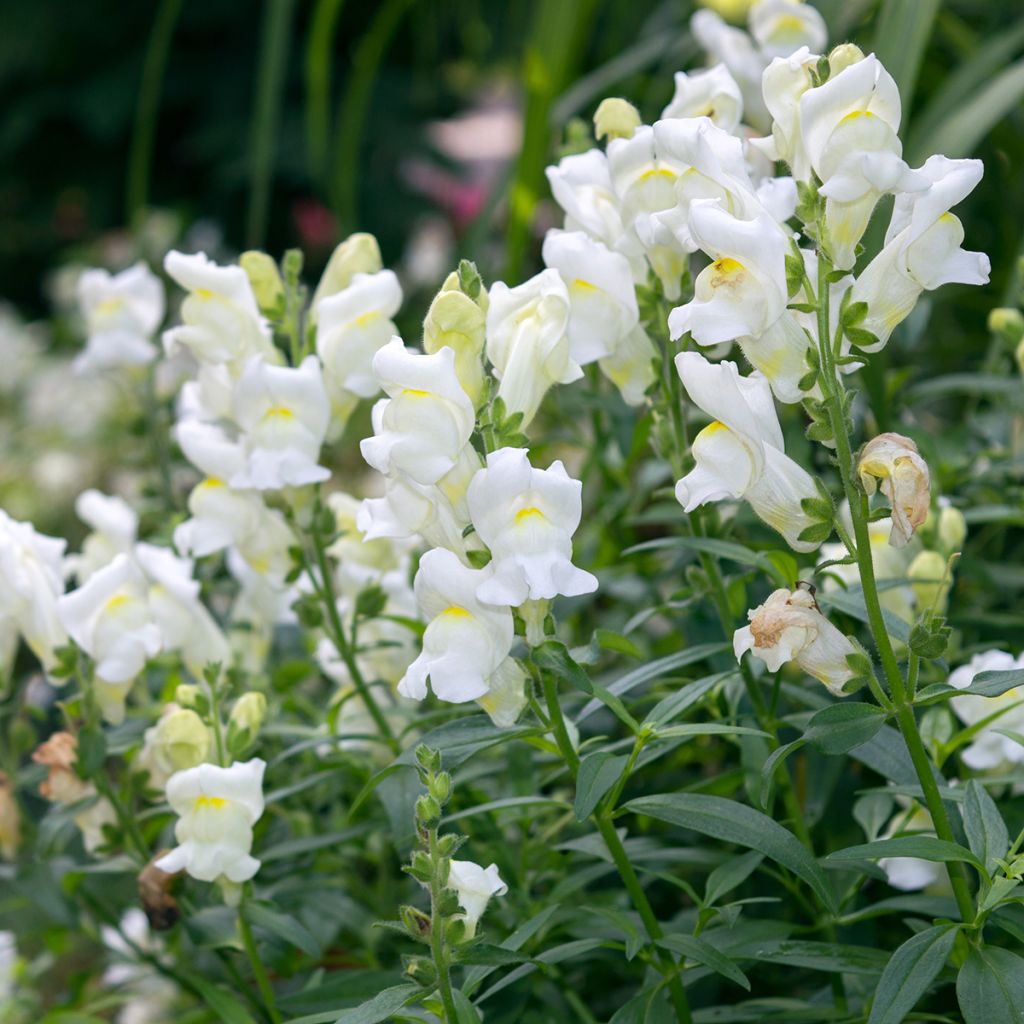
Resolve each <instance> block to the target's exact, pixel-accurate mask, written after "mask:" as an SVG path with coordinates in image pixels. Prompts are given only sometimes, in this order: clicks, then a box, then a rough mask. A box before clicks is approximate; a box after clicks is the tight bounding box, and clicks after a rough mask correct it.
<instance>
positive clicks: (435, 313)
mask: <svg viewBox="0 0 1024 1024" xmlns="http://www.w3.org/2000/svg"><path fill="white" fill-rule="evenodd" d="M453 280H454V283H455V286H454V288H452V287H451V284H452V281H453ZM480 295H481V296H484V295H485V293H484V292H483V290H481V292H480ZM486 322H487V317H486V315H485V313H484V309H483V308H481V306H480V304H479V300H478V301H477V302H474V301H473V300H472V299H471V298H470V297H469V296H468V295H466V294H464V293H463V292H462V291H460V290H459V284H458V275H457V274H454V273H453V274H450V275H449V277H448V280H447V281H445V283H444V287H443V288H442V289H441V291H439V292H438V293H437V295H435V296H434V301H433V302H431V304H430V309H428V310H427V316H426V319H425V320H424V321H423V350H424V351H425V352H427V353H428V354H432V353H434V352H438V351H440V350H441V349H442V348H444V347H445V346H447V347H448V348H450V349H452V351H454V353H455V375H456V376H457V377H458V378H459V383H460V384H461V385H462V389H463V390H464V391H465V392H466V394H467V395H469V398H470V401H472V403H473V405H474V407H476V406H478V405H479V404H480V402H481V400H482V399H483V395H484V382H485V377H484V366H483V351H484V341H485V333H486Z"/></svg>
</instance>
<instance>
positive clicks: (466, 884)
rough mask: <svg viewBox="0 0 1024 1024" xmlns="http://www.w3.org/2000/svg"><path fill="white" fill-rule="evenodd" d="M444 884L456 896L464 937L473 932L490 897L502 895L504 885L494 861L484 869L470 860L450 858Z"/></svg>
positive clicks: (471, 935) (504, 891) (470, 935)
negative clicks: (463, 927)
mask: <svg viewBox="0 0 1024 1024" xmlns="http://www.w3.org/2000/svg"><path fill="white" fill-rule="evenodd" d="M447 887H448V888H449V889H454V890H455V892H456V894H457V895H458V897H459V906H460V907H462V911H463V913H462V914H461V915H460V916H461V919H462V921H463V922H464V923H465V926H466V938H467V939H471V938H473V936H474V935H476V926H477V923H478V922H479V920H480V918H481V917H483V914H484V911H485V910H486V909H487V904H488V903H489V902H490V899H491V897H492V896H504V895H505V893H507V892H508V886H507V885H506V884H505V883H504V882H503V881H502V880H501V875H499V874H498V866H497V864H491V865H490V866H488V867H486V868H482V867H480V865H479V864H474V863H473V861H471V860H453V861H451V870H450V871H449V872H448V882H447Z"/></svg>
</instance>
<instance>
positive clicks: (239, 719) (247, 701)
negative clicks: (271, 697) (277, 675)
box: [230, 690, 267, 736]
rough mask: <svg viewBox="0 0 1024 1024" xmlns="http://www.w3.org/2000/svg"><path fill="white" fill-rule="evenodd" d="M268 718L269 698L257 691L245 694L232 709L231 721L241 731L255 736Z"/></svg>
mask: <svg viewBox="0 0 1024 1024" xmlns="http://www.w3.org/2000/svg"><path fill="white" fill-rule="evenodd" d="M266 717H267V698H266V697H264V696H263V694H262V693H259V692H258V691H256V690H251V691H250V692H249V693H245V694H243V695H242V696H241V697H239V698H238V700H237V701H235V706H234V707H233V708H232V709H231V719H230V720H231V721H232V722H233V723H234V724H235V726H236V727H237V728H239V729H245V730H247V731H248V732H249V733H250V735H252V736H255V735H256V734H257V733H258V732H259V731H260V727H261V726H262V725H263V720H264V719H265V718H266Z"/></svg>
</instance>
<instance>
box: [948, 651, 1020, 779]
mask: <svg viewBox="0 0 1024 1024" xmlns="http://www.w3.org/2000/svg"><path fill="white" fill-rule="evenodd" d="M1019 668H1024V654H1021V655H1019V656H1018V657H1016V658H1015V657H1014V656H1013V655H1012V654H1007V653H1006V651H985V652H983V653H982V654H975V655H974V656H973V657H972V658H971V660H970V661H969V662H968V663H967V664H966V665H961V666H960V667H959V668H957V669H954V670H953V671H952V672H951V673H950V675H949V685H950V686H954V687H956V689H958V690H965V689H966V688H967V687H968V686H970V685H971V683H973V682H974V677H975V676H976V675H978V674H979V673H981V672H1007V671H1010V670H1011V669H1019ZM950 704H951V706H952V708H953V711H954V712H955V713H956V716H957V718H959V719H960V721H961V722H963V723H964V725H965V726H974V725H977V724H978V723H979V722H982V721H984V720H985V719H986V718H989V717H990V716H992V715H997V714H998V717H997V718H994V719H993V720H992V721H991V722H990V723H989V724H988V725H986V726H983V727H982V729H981V731H980V732H979V733H978V734H977V735H976V736H975V738H974V741H973V742H972V743H971V744H970V745H969V746H967V747H965V748H964V751H963V753H962V754H961V755H960V757H961V760H962V761H963V762H964V764H965V765H967V767H968V768H971V769H973V770H974V771H979V772H980V771H989V770H991V769H993V768H999V767H1000V766H1002V765H1007V764H1010V765H1018V764H1021V763H1022V762H1024V746H1021V745H1020V744H1019V743H1018V742H1017V741H1016V740H1013V739H1010V738H1009V737H1008V736H1004V735H1002V731H1003V730H1006V731H1009V732H1021V731H1024V688H1021V687H1014V688H1013V689H1010V690H1007V691H1006V692H1005V693H1002V694H1000V695H999V696H998V697H982V696H981V695H980V694H964V695H962V696H958V697H953V698H951V700H950Z"/></svg>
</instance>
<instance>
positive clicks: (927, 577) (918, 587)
mask: <svg viewBox="0 0 1024 1024" xmlns="http://www.w3.org/2000/svg"><path fill="white" fill-rule="evenodd" d="M945 572H946V560H945V559H944V558H943V557H942V555H940V554H939V553H938V551H922V552H920V553H919V554H918V555H917V557H916V558H915V559H914V560H913V561H912V562H911V563H910V567H909V568H908V569H907V576H908V577H909V578H910V579H911V580H912V583H911V586H912V587H913V590H914V596H915V597H916V598H917V607H918V610H919V611H927V610H928V609H930V608H933V607H934V609H935V610H936V611H937V612H943V611H945V608H946V596H947V594H948V593H949V581H947V582H945V583H943V577H944V575H945Z"/></svg>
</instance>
